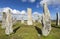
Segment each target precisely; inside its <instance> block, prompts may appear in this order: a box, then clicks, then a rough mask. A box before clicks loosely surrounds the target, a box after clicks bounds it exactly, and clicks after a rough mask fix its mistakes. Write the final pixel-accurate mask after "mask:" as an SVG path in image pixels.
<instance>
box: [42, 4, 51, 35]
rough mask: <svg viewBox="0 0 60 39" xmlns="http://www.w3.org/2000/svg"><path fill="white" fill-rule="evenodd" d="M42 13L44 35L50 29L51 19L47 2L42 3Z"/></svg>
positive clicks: (47, 33)
mask: <svg viewBox="0 0 60 39" xmlns="http://www.w3.org/2000/svg"><path fill="white" fill-rule="evenodd" d="M43 9H44V14H43V17H42V26H43V28H42V34H43V35H44V36H48V35H49V33H50V31H51V20H50V12H49V10H48V7H47V4H46V3H44V4H43Z"/></svg>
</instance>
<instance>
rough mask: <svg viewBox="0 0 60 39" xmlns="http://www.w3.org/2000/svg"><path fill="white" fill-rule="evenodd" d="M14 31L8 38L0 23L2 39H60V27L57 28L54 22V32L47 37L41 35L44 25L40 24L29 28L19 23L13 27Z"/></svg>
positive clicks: (0, 36) (0, 38)
mask: <svg viewBox="0 0 60 39" xmlns="http://www.w3.org/2000/svg"><path fill="white" fill-rule="evenodd" d="M13 29H14V33H13V34H11V35H9V36H7V35H6V34H5V31H4V29H1V23H0V39H60V26H55V23H54V22H52V30H51V32H50V34H49V35H48V36H47V37H45V36H43V35H41V33H40V32H41V31H40V29H42V25H41V24H40V23H34V24H33V25H31V26H28V25H25V24H21V23H20V22H17V23H16V24H14V25H13Z"/></svg>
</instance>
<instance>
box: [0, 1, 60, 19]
mask: <svg viewBox="0 0 60 39" xmlns="http://www.w3.org/2000/svg"><path fill="white" fill-rule="evenodd" d="M44 2H46V3H47V5H48V9H49V11H50V14H51V19H55V18H56V13H57V12H60V0H0V11H1V9H2V8H6V7H9V8H11V9H12V10H13V12H15V14H16V13H17V12H26V11H27V8H31V9H32V13H34V12H37V13H40V14H42V13H43V3H44Z"/></svg>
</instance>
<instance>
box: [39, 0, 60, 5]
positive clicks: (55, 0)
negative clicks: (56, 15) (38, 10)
mask: <svg viewBox="0 0 60 39" xmlns="http://www.w3.org/2000/svg"><path fill="white" fill-rule="evenodd" d="M45 2H46V3H47V4H48V5H51V4H52V5H57V4H60V0H42V1H40V4H41V5H42V4H43V3H45Z"/></svg>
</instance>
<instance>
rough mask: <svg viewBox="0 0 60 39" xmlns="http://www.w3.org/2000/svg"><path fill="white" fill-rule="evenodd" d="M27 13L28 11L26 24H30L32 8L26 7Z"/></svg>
mask: <svg viewBox="0 0 60 39" xmlns="http://www.w3.org/2000/svg"><path fill="white" fill-rule="evenodd" d="M27 13H28V21H27V24H28V25H32V24H33V23H32V10H31V8H28V9H27Z"/></svg>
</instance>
